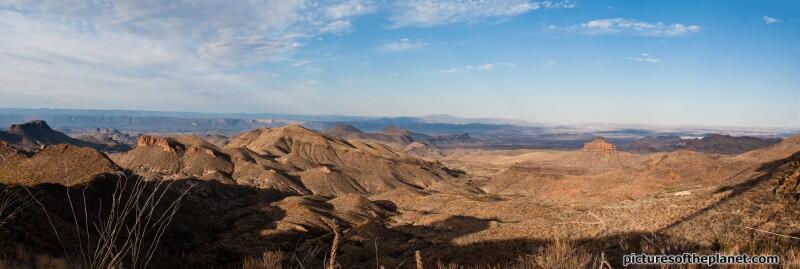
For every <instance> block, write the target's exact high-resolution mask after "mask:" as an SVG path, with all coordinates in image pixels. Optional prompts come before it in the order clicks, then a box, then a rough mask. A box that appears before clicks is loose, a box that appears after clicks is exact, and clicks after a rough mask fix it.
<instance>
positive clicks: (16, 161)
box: [0, 141, 118, 186]
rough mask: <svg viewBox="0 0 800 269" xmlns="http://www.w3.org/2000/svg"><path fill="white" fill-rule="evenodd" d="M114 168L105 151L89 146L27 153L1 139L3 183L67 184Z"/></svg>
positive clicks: (63, 146) (112, 171) (45, 148)
mask: <svg viewBox="0 0 800 269" xmlns="http://www.w3.org/2000/svg"><path fill="white" fill-rule="evenodd" d="M117 171H118V169H117V166H116V165H115V164H114V163H113V162H112V161H111V160H110V159H109V158H108V157H106V155H105V154H103V153H100V152H97V151H96V150H94V149H92V148H86V147H78V146H73V145H68V144H59V145H51V146H43V148H41V149H40V150H38V151H37V152H35V153H28V152H24V151H21V150H18V149H16V148H15V147H13V146H11V145H9V144H8V143H6V142H3V141H0V183H2V184H23V185H36V184H40V183H58V184H61V185H67V186H70V185H75V184H80V183H83V182H86V181H89V180H91V179H93V178H95V177H97V176H102V175H104V174H115V173H116V172H117Z"/></svg>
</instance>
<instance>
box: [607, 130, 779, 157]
mask: <svg viewBox="0 0 800 269" xmlns="http://www.w3.org/2000/svg"><path fill="white" fill-rule="evenodd" d="M780 142H781V139H780V138H767V139H762V138H757V137H749V136H740V137H735V136H730V135H722V134H710V135H707V136H704V137H702V138H699V139H697V138H687V139H684V138H681V137H680V136H674V135H673V136H655V137H652V136H650V137H644V138H641V139H639V140H636V141H633V142H631V143H627V144H624V145H622V146H621V147H620V148H621V149H623V150H625V151H631V152H639V153H648V152H663V151H676V150H691V151H697V152H704V153H716V154H729V155H734V154H740V153H745V152H748V151H751V150H755V149H760V148H764V147H767V146H770V145H773V144H777V143H780Z"/></svg>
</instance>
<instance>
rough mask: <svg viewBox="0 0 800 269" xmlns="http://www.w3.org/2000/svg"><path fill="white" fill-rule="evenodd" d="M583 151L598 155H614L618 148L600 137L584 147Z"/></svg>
mask: <svg viewBox="0 0 800 269" xmlns="http://www.w3.org/2000/svg"><path fill="white" fill-rule="evenodd" d="M583 150H584V151H588V152H596V153H614V152H616V151H617V147H616V146H614V144H611V143H609V142H608V140H606V139H605V138H604V137H598V138H595V139H594V140H592V141H591V142H589V143H586V144H584V145H583Z"/></svg>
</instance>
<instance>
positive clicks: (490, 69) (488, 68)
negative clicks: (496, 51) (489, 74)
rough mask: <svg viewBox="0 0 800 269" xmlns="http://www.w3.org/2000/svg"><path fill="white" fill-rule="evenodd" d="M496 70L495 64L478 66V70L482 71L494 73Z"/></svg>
mask: <svg viewBox="0 0 800 269" xmlns="http://www.w3.org/2000/svg"><path fill="white" fill-rule="evenodd" d="M494 68H495V65H494V64H482V65H479V66H478V70H481V71H492V70H494Z"/></svg>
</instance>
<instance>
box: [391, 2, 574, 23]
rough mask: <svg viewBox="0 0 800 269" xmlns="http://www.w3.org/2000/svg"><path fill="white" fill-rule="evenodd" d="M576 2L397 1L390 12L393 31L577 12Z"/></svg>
mask: <svg viewBox="0 0 800 269" xmlns="http://www.w3.org/2000/svg"><path fill="white" fill-rule="evenodd" d="M573 7H575V3H574V2H572V1H561V2H552V1H542V2H536V1H529V0H495V1H474V0H472V1H456V0H409V1H397V2H396V3H395V4H394V5H393V7H392V11H391V12H390V20H391V21H392V23H393V25H392V26H393V27H406V26H413V27H431V26H437V25H443V24H450V23H463V22H478V21H483V20H490V19H504V18H508V17H512V16H516V15H520V14H524V13H528V12H530V11H532V10H537V9H555V8H573Z"/></svg>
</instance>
